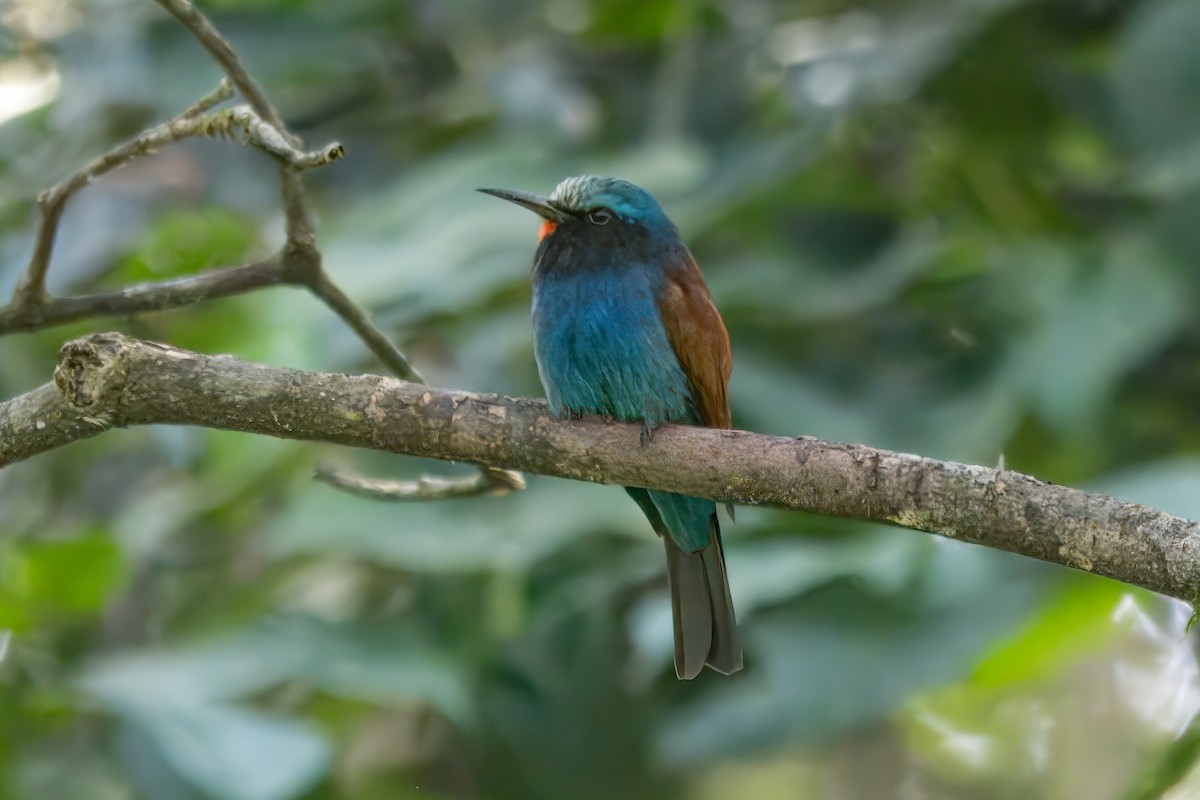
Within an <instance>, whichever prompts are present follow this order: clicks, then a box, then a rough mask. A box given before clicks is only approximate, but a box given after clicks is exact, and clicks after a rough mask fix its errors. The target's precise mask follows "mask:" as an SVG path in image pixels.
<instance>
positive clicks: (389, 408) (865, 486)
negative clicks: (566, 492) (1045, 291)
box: [0, 333, 1200, 601]
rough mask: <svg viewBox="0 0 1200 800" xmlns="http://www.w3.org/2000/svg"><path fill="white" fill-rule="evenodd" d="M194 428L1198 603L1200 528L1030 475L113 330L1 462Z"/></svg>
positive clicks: (36, 396) (37, 401) (24, 424)
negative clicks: (999, 559) (874, 527)
mask: <svg viewBox="0 0 1200 800" xmlns="http://www.w3.org/2000/svg"><path fill="white" fill-rule="evenodd" d="M156 423H166V424H176V425H198V426H202V427H207V428H219V429H224V430H236V431H244V432H246V433H256V434H265V435H269V436H278V437H283V438H289V439H306V440H313V441H323V442H331V443H336V444H342V445H348V446H352V447H365V448H371V449H375V450H384V451H388V452H393V453H405V454H409V455H416V456H426V457H430V458H438V459H443V460H453V461H467V462H473V463H476V464H480V465H485V466H489V467H498V468H504V469H517V470H523V471H526V472H533V473H538V474H542V475H555V476H559V477H563V478H574V479H576V480H585V481H594V482H598V483H612V484H620V485H623V486H641V487H645V488H650V489H660V490H666V491H674V492H682V493H686V494H691V495H697V496H701V497H711V498H714V499H718V500H727V501H731V502H736V503H743V504H748V505H770V506H780V507H785V508H793V509H798V510H802V511H809V512H813V513H818V514H827V515H832V516H838V517H848V518H854V519H863V520H873V521H876V522H889V523H893V524H895V525H899V526H903V527H906V528H915V529H917V530H922V531H928V532H930V533H937V534H941V535H943V536H948V537H951V538H955V539H960V540H962V541H967V542H973V543H976V544H982V545H985V546H988V547H992V548H996V549H999V550H1008V551H1010V552H1014V553H1020V554H1022V555H1025V556H1030V557H1032V558H1038V559H1041V560H1043V561H1049V562H1053V563H1056V564H1063V565H1065V566H1069V567H1074V568H1076V569H1082V570H1087V571H1089V572H1095V573H1097V574H1100V575H1106V576H1109V577H1112V578H1116V579H1118V580H1121V581H1124V582H1126V583H1130V584H1134V585H1137V586H1142V587H1144V588H1147V589H1151V590H1154V591H1157V592H1162V593H1164V594H1168V595H1172V596H1174V597H1178V598H1181V599H1184V600H1188V601H1191V600H1192V599H1193V598H1194V597H1195V595H1196V594H1197V588H1198V587H1200V523H1197V522H1192V521H1189V520H1185V519H1181V518H1179V517H1175V516H1172V515H1170V514H1164V513H1162V512H1159V511H1155V510H1153V509H1150V508H1146V507H1144V506H1139V505H1134V504H1130V503H1125V502H1121V501H1119V500H1115V499H1113V498H1111V497H1107V496H1105V495H1099V494H1091V493H1088V492H1083V491H1080V490H1078V489H1070V488H1066V487H1063V486H1056V485H1053V484H1049V483H1045V482H1043V481H1040V480H1037V479H1036V478H1032V477H1030V476H1028V475H1022V474H1020V473H1016V472H1011V471H1006V470H998V469H991V468H987V467H980V466H972V465H967V464H957V463H953V462H947V461H936V460H934V459H929V458H922V457H920V456H915V455H908V454H905V453H894V452H889V451H886V450H877V449H874V448H870V447H865V446H862V445H856V444H843V443H838V442H828V441H822V440H819V439H814V438H810V437H799V438H787V437H781V436H765V435H762V434H756V433H748V432H746V431H736V430H714V429H706V428H693V427H684V426H673V425H668V426H664V427H663V428H661V429H659V430H658V432H657V433H656V434H655V435H654V437H653V439H652V440H651V441H650V442H649V443H648V444H645V445H643V444H642V443H641V441H640V433H641V428H640V426H638V425H634V424H626V423H618V422H611V421H606V420H602V419H595V418H591V419H581V420H560V419H556V418H554V417H553V416H551V414H550V412H549V410H548V409H547V407H546V405H545V403H543V402H542V401H540V400H529V399H524V398H514V397H504V396H500V395H487V394H475V393H471V392H463V391H453V390H447V389H436V388H433V387H429V386H423V385H420V384H416V383H409V382H406V381H402V380H398V379H396V378H385V377H379V376H375V375H341V374H330V373H315V372H301V371H296V370H290V369H280V368H274V367H267V366H263V365H260V364H252V363H248V362H245V361H240V360H238V359H235V358H232V357H228V356H205V355H200V354H198V353H193V352H189V351H186V350H179V349H177V348H174V347H169V346H166V345H161V344H156V343H153V342H146V341H141V340H137V339H131V338H128V337H126V336H123V335H121V334H115V333H102V334H94V335H91V336H87V337H84V338H82V339H77V340H75V341H72V342H68V343H67V344H66V345H64V346H63V349H62V352H61V354H60V357H59V365H58V368H57V370H56V372H55V376H54V383H53V384H47V385H46V386H42V387H41V388H39V389H36V390H34V391H32V392H29V393H27V394H25V395H22V396H20V397H17V398H14V399H13V400H10V401H8V402H6V403H3V404H0V466H4V465H6V464H11V463H13V462H15V461H19V460H21V459H24V458H29V457H30V456H33V455H35V454H37V453H41V452H44V451H47V450H51V449H54V448H56V447H61V446H63V445H66V444H68V443H70V442H73V441H77V440H80V439H85V438H89V437H91V436H96V435H98V434H100V433H102V432H104V431H106V430H109V429H111V428H120V427H127V426H132V425H147V424H156Z"/></svg>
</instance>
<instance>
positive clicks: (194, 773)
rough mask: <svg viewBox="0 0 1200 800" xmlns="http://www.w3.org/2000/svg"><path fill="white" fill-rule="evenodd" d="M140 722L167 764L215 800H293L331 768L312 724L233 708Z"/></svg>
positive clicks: (149, 716) (152, 716) (161, 712)
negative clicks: (291, 799)
mask: <svg viewBox="0 0 1200 800" xmlns="http://www.w3.org/2000/svg"><path fill="white" fill-rule="evenodd" d="M136 721H137V722H138V723H139V724H140V725H141V726H142V727H143V728H144V729H145V730H146V732H147V733H148V734H149V735H150V738H151V740H152V741H153V742H154V745H155V747H156V748H157V749H158V750H159V752H160V753H161V755H162V757H163V759H164V760H165V761H166V762H167V763H168V764H169V765H170V766H171V767H172V768H174V769H175V770H176V771H177V772H178V773H179V774H180V775H181V776H182V777H184V778H186V779H187V780H188V781H189V782H190V783H192V784H194V785H195V786H196V787H197V788H199V789H201V790H202V791H203V792H204V793H205V794H206V795H208V796H209V797H212V798H214V799H215V800H289V798H294V797H297V796H299V795H300V794H302V793H304V792H305V791H306V790H308V789H309V788H311V787H312V786H313V784H315V783H316V782H317V781H318V780H320V778H321V776H323V775H324V774H325V772H326V771H327V770H328V768H329V762H330V758H331V754H330V750H329V746H328V745H327V744H326V742H325V740H324V739H323V738H322V737H321V735H320V734H319V733H318V732H317V731H316V729H315V728H313V726H312V725H310V724H307V723H302V722H299V721H296V720H291V719H287V718H284V717H280V716H276V715H272V714H265V713H262V712H259V711H250V710H247V709H242V708H233V707H231V706H192V707H185V708H171V709H157V710H154V711H149V710H146V711H143V712H141V713H139V714H138V715H137V716H136Z"/></svg>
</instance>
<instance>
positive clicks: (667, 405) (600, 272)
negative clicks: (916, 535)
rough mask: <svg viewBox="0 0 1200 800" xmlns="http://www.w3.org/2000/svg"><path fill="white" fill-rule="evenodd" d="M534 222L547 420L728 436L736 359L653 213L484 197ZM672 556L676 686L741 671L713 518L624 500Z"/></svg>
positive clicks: (694, 508) (553, 196)
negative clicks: (717, 431) (685, 428)
mask: <svg viewBox="0 0 1200 800" xmlns="http://www.w3.org/2000/svg"><path fill="white" fill-rule="evenodd" d="M478 191H480V192H483V193H485V194H489V195H492V196H494V197H498V198H500V199H502V200H508V201H509V202H512V203H516V204H517V205H519V206H523V207H524V208H527V209H529V210H530V211H533V212H534V213H535V214H537V215H538V216H540V217H541V218H542V222H541V228H540V229H539V231H538V245H537V251H536V253H535V255H534V260H533V270H532V279H531V283H532V290H533V291H532V295H533V303H532V313H531V317H532V322H533V332H534V357H535V360H536V362H537V368H538V374H539V376H540V378H541V382H542V386H543V388H544V390H545V392H546V398H547V400H548V401H549V405H550V409H551V412H552V413H554V414H555V415H556V416H558V417H579V416H582V415H599V416H604V417H610V418H612V419H616V420H623V421H626V422H640V423H641V424H642V436H641V441H642V444H643V445H646V444H647V443H648V442H650V441H652V439H653V434H654V431H655V430H656V429H657V428H659V427H660V426H661V425H663V424H666V423H678V424H684V425H699V426H704V427H710V428H729V427H731V421H730V410H729V397H728V391H729V376H730V372H731V370H732V367H733V353H732V349H731V346H730V341H729V334H728V332H727V331H726V328H725V323H724V320H722V318H721V314H720V313H719V312H718V311H717V307H716V305H715V304H714V303H713V300H712V296H711V295H710V293H709V291H708V286H707V285H706V284H705V282H704V277H703V275H701V273H700V268H699V266H697V264H696V259H695V258H694V257H693V256H692V254H691V252H690V251H689V250H688V248H687V245H685V244H684V243H683V240H682V239H681V238H680V235H679V231H678V229H676V227H675V225H674V223H672V222H671V220H670V219H669V218H668V217H667V215H666V213H665V212H664V211H663V209H662V206H660V205H659V203H658V201H656V200H655V199H654V197H653V196H651V194H650V193H649V192H647V191H646V190H645V189H642V188H641V187H639V186H636V185H634V184H632V183H629V182H628V181H625V180H621V179H619V178H612V177H604V176H594V175H582V176H579V177H573V178H567V179H566V180H564V181H562V182H561V183H559V184H558V186H557V187H555V189H554V191H553V192H551V193H550V194H549V195H541V194H536V193H533V192H526V191H516V190H510V189H479V190H478ZM625 491H626V492H628V493H629V495H630V496H631V497H632V498H633V500H634V501H635V502H636V503H637V505H638V507H639V508H640V509H641V511H642V513H644V514H645V515H646V517H647V518H648V519H649V521H650V525H651V527H652V528H653V529H654V532H655V533H657V534H658V535H659V537H661V539H662V541H663V543H664V546H665V549H666V554H667V582H668V585H669V588H670V595H671V611H672V616H673V618H674V630H675V673H676V676H677V677H678V678H680V679H683V680H691V679H692V678H695V677H696V676H697V675H698V674H699V673H700V672H701V671H702V670H703V669H704V667H705V666H707V667H709V668H711V669H713V670H716V671H717V672H720V673H723V674H726V675H728V674H731V673H734V672H737V671H738V670H740V669H741V668H742V647H741V641H740V639H739V637H738V628H737V620H736V617H735V616H734V610H733V601H732V599H731V597H730V593H729V579H728V576H727V574H726V569H725V553H724V548H723V545H722V543H721V528H720V524H719V523H718V520H717V506H716V503H715V502H714V501H713V500H707V499H703V498H697V497H688V496H685V495H680V494H675V493H671V492H661V491H654V490H648V489H641V488H637V487H626V489H625Z"/></svg>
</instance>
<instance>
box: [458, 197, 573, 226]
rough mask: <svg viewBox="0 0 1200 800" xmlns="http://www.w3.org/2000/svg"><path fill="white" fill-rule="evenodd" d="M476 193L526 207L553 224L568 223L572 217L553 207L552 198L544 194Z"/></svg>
mask: <svg viewBox="0 0 1200 800" xmlns="http://www.w3.org/2000/svg"><path fill="white" fill-rule="evenodd" d="M475 191H477V192H483V193H484V194H490V195H491V196H492V197H499V198H500V199H501V200H507V201H508V202H510V203H516V204H517V205H519V206H524V207H525V208H528V209H529V210H530V211H532V212H533V213H535V214H537V215H538V216H540V217H542V218H543V219H548V220H551V221H552V222H566V221H567V219H568V218H569V216H570V215H569V214H567V213H566V212H565V211H563V210H561V209H559V208H556V207H554V206H553V205H551V203H550V198H549V197H546V196H545V195H544V194H534V193H533V192H519V191H516V190H513V189H476V190H475Z"/></svg>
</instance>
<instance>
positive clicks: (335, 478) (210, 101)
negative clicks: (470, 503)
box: [0, 0, 523, 499]
mask: <svg viewBox="0 0 1200 800" xmlns="http://www.w3.org/2000/svg"><path fill="white" fill-rule="evenodd" d="M156 2H157V3H158V4H159V5H160V6H162V8H163V9H164V10H166V11H167V12H168V13H169V14H171V15H172V16H173V17H175V19H177V20H178V21H179V22H180V23H181V24H182V25H183V26H184V27H185V28H186V29H187V30H188V32H189V33H191V35H192V36H193V37H194V38H195V39H196V40H197V41H198V42H199V43H200V44H201V45H202V46H203V47H204V48H205V49H206V50H207V51H208V52H209V54H210V55H211V56H212V57H213V59H214V60H215V61H216V62H217V64H218V65H219V66H220V67H221V69H222V70H223V71H224V72H225V77H224V78H223V79H222V80H221V82H220V84H219V85H218V86H217V88H216V89H214V90H213V91H212V92H210V93H209V94H208V95H206V96H205V97H203V98H201V99H200V100H199V101H197V102H196V103H194V104H192V105H191V106H189V107H188V108H187V109H186V110H184V111H183V112H182V113H180V114H179V115H178V116H176V117H175V118H174V119H172V120H170V121H168V122H165V123H163V124H161V125H158V126H155V127H153V128H151V129H149V130H147V131H144V132H143V133H142V134H140V135H139V136H136V137H134V138H133V139H132V140H130V141H129V142H126V143H125V144H123V145H121V146H119V147H117V148H115V149H113V150H112V151H110V152H108V153H106V154H105V155H103V156H101V157H100V158H97V159H95V160H94V161H92V162H91V163H90V164H88V165H86V166H85V167H84V168H83V169H81V170H79V171H78V172H76V173H75V174H74V175H72V176H71V177H69V178H68V179H66V180H65V181H63V182H62V183H59V184H58V185H56V186H54V187H52V188H51V189H49V190H47V191H45V192H43V193H42V194H41V195H40V196H39V198H38V206H39V208H40V211H41V216H40V221H39V225H38V228H37V233H36V235H35V245H34V252H33V255H32V257H31V258H30V261H29V264H28V266H27V268H26V270H25V272H24V274H23V275H22V277H21V279H20V280H19V282H18V284H17V287H16V289H15V291H14V293H13V298H12V300H11V301H10V302H9V303H8V304H7V305H5V306H3V307H0V335H4V334H7V333H13V332H17V331H34V330H38V329H41V328H45V327H49V326H53V325H61V324H64V323H67V322H73V321H77V320H81V319H87V318H92V317H103V316H128V315H131V314H135V313H140V312H145V311H164V310H167V309H171V308H177V307H180V306H184V305H189V304H191V303H198V302H201V301H204V300H212V299H216V298H221V297H228V296H231V295H236V294H243V293H246V292H250V291H255V290H257V289H262V288H266V287H269V286H277V285H281V284H283V285H292V286H301V287H304V288H306V289H308V290H309V291H310V292H311V293H312V294H313V295H315V296H316V297H317V298H318V299H320V300H321V301H322V302H324V303H325V304H326V305H327V306H328V307H329V308H330V309H331V310H332V311H333V312H334V313H336V314H337V315H338V316H339V317H340V318H341V319H342V321H343V322H345V323H346V325H347V326H349V327H350V329H351V330H353V331H354V332H355V334H357V335H358V337H359V338H360V339H361V340H362V342H363V344H365V345H366V346H367V348H368V349H369V350H370V351H371V352H372V353H374V354H375V356H376V357H377V358H379V360H380V361H382V362H383V363H384V364H385V365H386V366H387V367H388V368H389V369H391V370H392V371H393V372H395V373H396V374H397V375H398V376H400V377H401V378H404V379H405V380H409V381H416V382H424V379H423V378H422V376H421V374H420V373H419V372H418V371H417V370H416V368H415V367H413V365H412V364H411V363H410V362H409V361H408V359H407V358H406V357H405V355H404V353H402V352H401V351H400V349H399V348H398V347H397V346H396V345H395V344H394V343H393V342H392V341H391V340H390V339H389V338H388V337H387V336H386V335H385V334H384V333H383V332H382V331H381V330H379V328H378V327H377V326H376V325H375V324H374V323H373V322H372V321H371V318H370V316H369V315H368V314H367V312H366V311H365V310H364V309H362V308H361V307H359V306H358V305H357V304H356V303H354V302H353V301H352V300H351V299H350V298H349V297H348V296H347V295H346V294H345V293H344V292H343V291H342V290H341V289H340V288H339V287H338V286H337V285H336V284H335V283H334V282H333V280H332V279H331V278H330V277H329V275H328V274H327V273H326V272H325V270H324V268H323V267H322V263H321V254H320V251H319V250H318V249H317V246H316V236H315V233H314V230H313V225H312V220H311V214H310V213H309V209H308V203H307V200H306V198H305V194H304V184H303V181H302V178H301V171H302V170H306V169H311V168H313V167H320V166H324V165H326V164H329V163H332V162H333V161H336V160H338V159H340V158H341V157H342V156H343V155H344V153H345V151H344V149H343V148H342V146H341V145H340V144H337V143H336V142H335V143H332V144H329V145H326V146H325V147H322V148H320V149H318V150H313V151H305V150H304V149H303V142H302V141H301V140H300V138H299V137H298V136H296V135H295V134H293V133H292V132H291V131H289V130H288V129H287V127H286V125H285V124H284V122H283V118H282V117H281V116H280V114H279V112H278V110H277V109H276V108H275V106H274V105H273V104H272V103H271V101H270V99H269V98H268V97H267V95H266V93H265V92H264V91H263V90H262V87H261V86H259V84H258V82H257V81H255V80H254V78H253V77H252V76H251V75H250V73H249V72H248V71H247V70H246V68H245V66H244V64H243V63H242V60H241V57H240V56H239V55H238V53H237V51H236V50H235V49H234V48H233V46H232V45H231V44H230V43H229V41H228V40H226V39H225V38H224V37H223V36H222V35H221V34H220V32H219V31H218V30H217V29H216V27H215V26H214V25H213V24H212V23H211V22H210V21H209V20H208V18H207V17H205V16H204V14H202V13H201V12H200V11H199V10H198V9H197V8H196V7H195V6H194V5H193V4H192V3H190V2H188V0H156ZM235 89H236V91H237V92H239V93H240V94H241V95H242V97H243V98H244V99H245V100H246V104H245V105H239V106H234V107H232V108H228V109H224V110H214V109H216V107H217V106H219V105H220V104H222V103H224V102H225V101H226V100H228V99H229V98H230V97H232V95H233V93H234V90H235ZM194 136H221V137H227V138H232V139H234V140H236V141H238V142H239V143H241V144H244V145H248V146H251V147H255V148H257V149H259V150H262V151H263V152H266V153H268V154H269V155H271V156H273V157H274V158H275V159H276V160H278V161H279V164H280V172H279V176H280V195H281V198H282V201H283V206H284V216H285V220H286V233H287V240H286V243H285V245H284V246H283V248H282V249H281V250H280V252H279V253H277V254H275V255H274V256H271V257H270V258H267V259H264V260H262V261H257V262H254V263H251V264H244V265H240V266H230V267H221V268H218V269H213V270H208V271H205V272H201V273H199V274H197V275H192V276H187V277H183V278H174V279H170V280H164V281H157V282H151V283H144V284H139V285H136V286H131V287H128V288H126V289H123V290H120V291H117V292H106V293H98V294H90V295H84V296H82V297H53V296H51V295H50V294H49V293H48V292H47V290H46V274H47V272H48V271H49V267H50V261H51V256H52V254H53V249H54V240H55V237H56V235H57V232H58V226H59V224H60V222H61V219H62V213H63V210H64V208H65V206H66V204H67V202H68V201H69V200H70V198H71V197H72V196H73V195H74V194H75V193H76V192H78V191H79V190H81V189H83V188H84V187H85V186H87V185H88V184H90V183H91V182H92V181H94V180H96V179H97V178H100V177H102V176H103V175H105V174H107V173H109V172H111V171H113V170H115V169H117V168H119V167H120V166H122V165H124V164H126V163H128V162H129V161H131V160H133V159H135V158H138V157H141V156H145V155H148V154H151V153H153V152H155V151H156V150H157V149H159V148H161V147H163V146H165V145H167V144H170V143H172V142H177V141H180V140H181V139H185V138H189V137H194ZM322 477H323V478H324V479H325V480H326V481H327V482H328V483H330V484H331V485H333V486H336V487H338V488H342V489H344V490H348V491H354V492H355V493H357V494H360V495H365V496H376V497H385V496H390V499H436V498H438V497H461V496H467V495H470V494H480V493H485V492H489V491H496V490H502V489H516V488H520V487H521V485H523V484H522V482H521V479H520V476H514V475H512V474H509V473H505V472H503V471H494V470H490V469H487V468H483V469H482V471H481V474H480V475H479V476H474V477H471V478H468V479H460V480H457V481H447V480H440V479H433V478H430V479H427V480H425V481H424V482H423V483H419V484H414V485H411V486H410V485H409V484H406V483H402V482H400V483H397V482H386V481H385V482H378V483H376V484H375V485H374V486H373V487H371V486H370V481H368V480H367V479H365V478H359V477H357V476H353V475H350V474H348V473H341V474H335V471H333V470H326V471H324V472H322Z"/></svg>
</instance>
